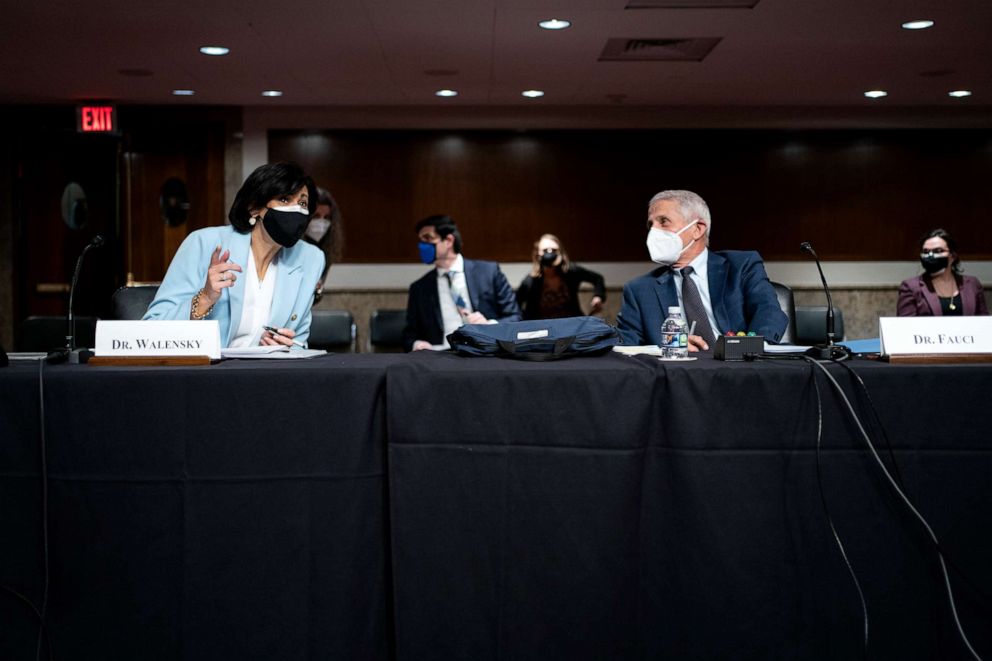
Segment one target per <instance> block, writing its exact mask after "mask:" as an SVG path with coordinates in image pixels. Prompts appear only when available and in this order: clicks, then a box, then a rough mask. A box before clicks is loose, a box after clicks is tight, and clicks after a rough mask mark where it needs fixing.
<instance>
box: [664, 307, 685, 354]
mask: <svg viewBox="0 0 992 661" xmlns="http://www.w3.org/2000/svg"><path fill="white" fill-rule="evenodd" d="M687 330H688V329H687V328H686V325H685V319H683V318H682V308H680V307H678V306H677V305H673V306H672V307H670V308H668V318H667V319H665V322H664V323H663V324H662V325H661V355H662V357H663V358H687V357H688V356H689V334H688V332H687Z"/></svg>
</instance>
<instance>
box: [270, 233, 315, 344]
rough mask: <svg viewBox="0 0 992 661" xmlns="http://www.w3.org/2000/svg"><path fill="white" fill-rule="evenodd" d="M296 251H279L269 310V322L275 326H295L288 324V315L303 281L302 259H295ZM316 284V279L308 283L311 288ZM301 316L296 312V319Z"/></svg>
mask: <svg viewBox="0 0 992 661" xmlns="http://www.w3.org/2000/svg"><path fill="white" fill-rule="evenodd" d="M297 257H298V251H292V250H291V249H286V248H283V249H282V250H281V251H279V257H278V259H279V277H278V279H277V280H276V290H275V291H274V292H273V294H272V308H271V310H270V312H269V324H270V325H272V326H275V327H276V328H287V327H290V328H295V327H294V326H290V317H291V316H292V314H293V306H295V305H296V304H297V300H296V299H297V298H299V293H300V291H301V289H300V284H301V283H302V282H303V260H301V259H297ZM316 286H317V282H316V280H315V281H314V282H313V283H311V284H310V288H311V289H313V288H314V287H316ZM300 317H302V314H301V313H300V312H298V313H297V319H299V318H300Z"/></svg>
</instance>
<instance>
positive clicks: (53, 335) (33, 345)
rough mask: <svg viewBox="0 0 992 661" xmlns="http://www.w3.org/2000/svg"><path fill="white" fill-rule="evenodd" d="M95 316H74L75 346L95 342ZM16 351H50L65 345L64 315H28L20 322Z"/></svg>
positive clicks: (90, 346)
mask: <svg viewBox="0 0 992 661" xmlns="http://www.w3.org/2000/svg"><path fill="white" fill-rule="evenodd" d="M97 319H98V318H97V317H76V318H75V322H76V346H77V347H79V348H85V349H89V348H92V347H93V345H94V344H96V322H97ZM20 330H21V332H20V337H19V339H18V341H17V350H18V351H52V350H53V349H61V348H62V347H64V346H65V332H66V321H65V317H37V316H35V317H28V318H27V319H25V320H24V321H22V322H21V329H20Z"/></svg>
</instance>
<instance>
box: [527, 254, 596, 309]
mask: <svg viewBox="0 0 992 661" xmlns="http://www.w3.org/2000/svg"><path fill="white" fill-rule="evenodd" d="M561 277H562V279H563V280H564V281H565V286H566V287H568V293H569V295H570V296H571V300H569V302H568V305H569V307H570V308H571V310H570V313H569V315H568V316H571V317H579V316H581V315H582V314H583V312H582V308H580V307H579V285H581V284H582V283H583V282H588V283H589V284H591V285H592V287H593V290H594V291H595V294H594V295H595V296H599V297H600V298H601V299H603V300H604V301H605V300H606V283H605V281H604V280H603V276H601V275H600V274H598V273H596V272H595V271H590V270H589V269H584V268H582V267H581V266H579V265H578V264H571V265H569V268H568V271H567V272H566V273H562V274H561ZM543 291H544V277H543V276H541V277H537V278H535V277H534V276H532V275H528V276H527V277H526V278H524V279H523V281H522V282H521V283H520V286H519V287H518V288H517V303H519V304H520V307H521V309H522V310H523V312H524V319H544V318H545V317H544V315H543V314H542V312H541V293H542V292H543Z"/></svg>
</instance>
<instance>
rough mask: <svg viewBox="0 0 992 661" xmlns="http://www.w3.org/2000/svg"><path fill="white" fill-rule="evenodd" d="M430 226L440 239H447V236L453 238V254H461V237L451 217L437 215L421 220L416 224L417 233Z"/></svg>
mask: <svg viewBox="0 0 992 661" xmlns="http://www.w3.org/2000/svg"><path fill="white" fill-rule="evenodd" d="M428 225H430V226H431V227H433V228H434V231H435V232H437V235H438V236H439V237H441V238H442V239H444V238H447V236H448V235H449V234H453V235H454V236H455V252H456V253H458V254H461V252H462V235H461V232H459V231H458V225H456V224H455V219H454V218H452V217H451V216H445V215H442V214H438V215H436V216H427V217H426V218H424V219H423V220H421V221H420V222H418V223H417V228H416V229H417V231H418V232H419V231H420V230H422V229H424V228H425V227H427V226H428Z"/></svg>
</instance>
